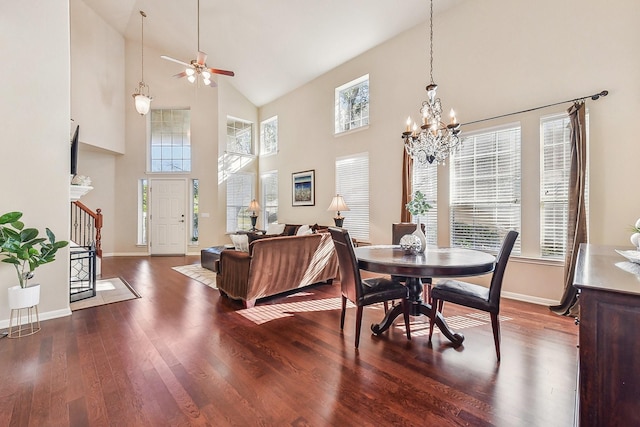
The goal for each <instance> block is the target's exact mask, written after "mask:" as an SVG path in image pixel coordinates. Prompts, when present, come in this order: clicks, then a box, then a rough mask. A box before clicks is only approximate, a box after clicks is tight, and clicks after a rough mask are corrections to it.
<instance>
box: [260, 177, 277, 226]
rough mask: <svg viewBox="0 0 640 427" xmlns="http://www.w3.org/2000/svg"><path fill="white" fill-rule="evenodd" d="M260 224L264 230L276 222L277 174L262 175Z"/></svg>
mask: <svg viewBox="0 0 640 427" xmlns="http://www.w3.org/2000/svg"><path fill="white" fill-rule="evenodd" d="M261 181H262V202H261V203H260V204H261V205H262V224H263V227H264V228H265V229H266V228H267V225H268V224H271V223H274V222H278V172H268V173H265V174H263V175H262V177H261Z"/></svg>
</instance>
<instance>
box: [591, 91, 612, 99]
mask: <svg viewBox="0 0 640 427" xmlns="http://www.w3.org/2000/svg"><path fill="white" fill-rule="evenodd" d="M607 95H609V91H608V90H603V91H602V92H600V93H596V94H595V95H592V96H591V100H593V101H597V100H598V99H599V98H600V97H601V96H607Z"/></svg>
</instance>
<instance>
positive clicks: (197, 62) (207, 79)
mask: <svg viewBox="0 0 640 427" xmlns="http://www.w3.org/2000/svg"><path fill="white" fill-rule="evenodd" d="M161 58H162V59H166V60H167V61H172V62H175V63H178V64H180V65H183V66H184V67H185V70H184V71H182V72H181V73H178V74H175V75H174V76H173V77H178V78H180V77H186V78H187V80H189V82H190V83H194V82H195V81H196V78H197V77H196V76H198V75H199V76H201V77H202V82H203V83H204V84H205V85H207V86H211V87H216V86H217V85H216V82H214V81H213V80H211V74H222V75H225V76H231V77H233V76H234V75H235V73H234V72H233V71H228V70H220V69H217V68H209V67H208V66H207V62H206V61H207V54H206V53H204V52H202V51H201V50H200V0H198V56H197V57H196V59H192V60H191V62H189V63H187V62H184V61H181V60H179V59H175V58H172V57H170V56H166V55H162V56H161Z"/></svg>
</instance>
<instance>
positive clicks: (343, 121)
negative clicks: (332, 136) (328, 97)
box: [335, 74, 369, 134]
mask: <svg viewBox="0 0 640 427" xmlns="http://www.w3.org/2000/svg"><path fill="white" fill-rule="evenodd" d="M335 102H336V105H335V133H336V134H338V133H342V132H346V131H349V130H353V129H357V128H360V127H363V126H368V125H369V74H366V75H364V76H362V77H360V78H357V79H355V80H353V81H350V82H349V83H347V84H344V85H342V86H340V87H338V88H336V92H335Z"/></svg>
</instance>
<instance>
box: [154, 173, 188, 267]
mask: <svg viewBox="0 0 640 427" xmlns="http://www.w3.org/2000/svg"><path fill="white" fill-rule="evenodd" d="M150 184H151V185H150V198H151V205H150V206H151V209H150V212H149V221H150V223H151V227H150V228H151V241H150V252H151V255H185V254H186V248H187V244H186V241H187V237H186V234H185V230H186V227H185V225H186V222H185V220H186V218H187V215H186V214H187V206H186V197H185V194H186V181H185V180H184V179H152V180H150Z"/></svg>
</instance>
